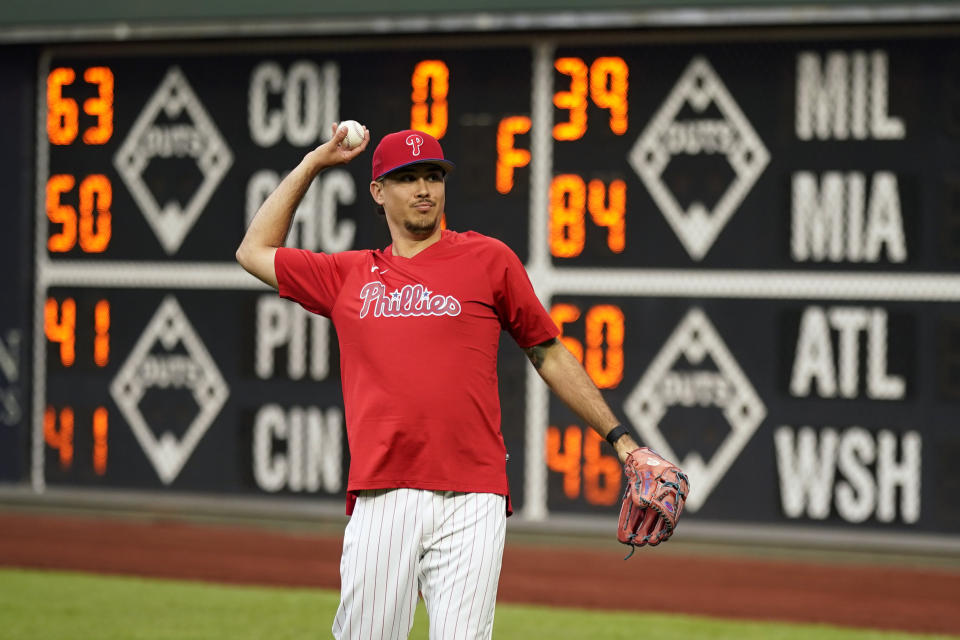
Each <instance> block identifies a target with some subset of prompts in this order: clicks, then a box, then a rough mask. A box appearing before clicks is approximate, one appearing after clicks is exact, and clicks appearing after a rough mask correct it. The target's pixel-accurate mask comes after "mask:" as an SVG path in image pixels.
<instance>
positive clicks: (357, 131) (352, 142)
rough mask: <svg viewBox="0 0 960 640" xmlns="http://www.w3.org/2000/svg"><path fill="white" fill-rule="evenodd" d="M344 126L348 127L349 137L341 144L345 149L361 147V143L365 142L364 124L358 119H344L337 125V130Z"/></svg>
mask: <svg viewBox="0 0 960 640" xmlns="http://www.w3.org/2000/svg"><path fill="white" fill-rule="evenodd" d="M344 127H346V128H347V137H346V138H344V139H343V142H341V143H340V146H342V147H343V148H345V149H353V148H354V147H359V146H360V143H361V142H363V125H362V124H360V123H359V122H357V121H356V120H344V121H343V122H341V123H340V125H339V126H338V127H337V130H338V131H339V130H340V129H343V128H344Z"/></svg>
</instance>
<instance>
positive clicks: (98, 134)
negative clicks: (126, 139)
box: [74, 67, 113, 144]
mask: <svg viewBox="0 0 960 640" xmlns="http://www.w3.org/2000/svg"><path fill="white" fill-rule="evenodd" d="M83 79H84V80H86V81H87V82H89V83H90V84H93V85H96V86H97V97H96V98H87V99H86V100H84V102H83V111H84V113H86V114H87V115H90V116H94V117H95V118H96V119H97V125H96V126H95V127H90V128H89V129H87V130H86V131H84V132H83V141H84V142H85V143H86V144H105V143H106V142H107V141H109V140H110V137H111V136H112V135H113V71H111V70H110V68H109V67H90V68H89V69H87V70H86V71H84V72H83ZM74 135H76V134H74Z"/></svg>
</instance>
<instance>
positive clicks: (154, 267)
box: [37, 260, 269, 290]
mask: <svg viewBox="0 0 960 640" xmlns="http://www.w3.org/2000/svg"><path fill="white" fill-rule="evenodd" d="M38 266H39V267H42V268H39V269H38V272H37V279H38V280H41V279H42V280H43V281H44V284H45V286H47V287H55V286H73V287H93V286H96V287H111V288H127V287H129V288H136V289H144V288H146V289H168V288H169V289H236V290H245V289H254V290H256V289H264V290H265V289H268V288H269V287H268V286H267V285H266V284H264V283H262V282H260V281H259V280H257V279H256V278H255V277H253V276H251V275H250V274H249V273H247V272H246V271H244V270H243V268H242V267H240V265H238V264H236V263H228V262H173V263H170V262H126V261H116V262H110V263H106V264H104V263H102V262H100V263H96V264H91V263H88V262H83V261H79V260H48V261H46V264H43V263H40V264H38Z"/></svg>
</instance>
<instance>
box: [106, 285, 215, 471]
mask: <svg viewBox="0 0 960 640" xmlns="http://www.w3.org/2000/svg"><path fill="white" fill-rule="evenodd" d="M110 395H112V396H113V399H114V401H115V402H116V403H117V406H118V407H119V408H120V412H121V413H122V414H123V416H124V417H125V418H126V419H127V422H128V423H129V424H130V426H131V428H132V429H133V433H134V435H135V436H136V438H137V441H138V442H139V443H140V446H141V448H142V449H143V451H144V453H146V454H147V457H148V458H149V459H150V462H151V463H152V464H153V467H154V469H156V471H157V475H158V476H160V480H162V481H163V483H164V484H170V483H171V482H173V481H174V480H175V479H176V477H177V476H178V475H179V474H180V471H181V469H183V466H184V464H186V462H187V460H188V459H189V458H190V455H191V454H192V453H193V450H194V449H195V448H196V446H197V444H198V443H199V442H200V440H201V439H202V438H203V436H204V434H205V433H206V432H207V429H209V427H210V425H211V423H213V420H214V419H215V418H216V417H217V414H218V413H220V409H221V408H222V407H223V404H224V402H226V400H227V396H228V395H229V388H228V387H227V384H226V382H225V381H224V379H223V377H222V376H221V375H220V371H219V370H218V369H217V366H216V365H215V364H214V362H213V359H212V358H211V357H210V354H209V353H208V352H207V349H206V347H204V345H203V342H201V340H200V338H199V337H198V336H197V333H196V331H194V329H193V327H192V326H191V325H190V322H189V321H188V320H187V317H186V315H185V314H184V313H183V310H182V309H181V308H180V305H179V304H177V301H176V298H174V297H173V296H168V297H167V298H165V299H164V301H163V303H162V304H161V305H160V308H159V309H158V310H157V312H156V313H155V314H154V316H153V318H152V319H151V320H150V323H149V324H148V325H147V328H146V329H145V330H144V332H143V334H142V335H141V336H140V339H139V340H138V341H137V344H136V346H135V347H134V349H133V351H132V352H131V353H130V356H129V357H128V358H127V360H126V362H124V364H123V366H122V367H121V368H120V371H119V372H118V373H117V376H116V378H114V380H113V382H112V383H111V385H110ZM184 427H185V428H184ZM177 430H179V431H181V432H180V433H177Z"/></svg>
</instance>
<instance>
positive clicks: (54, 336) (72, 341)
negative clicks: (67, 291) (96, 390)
mask: <svg viewBox="0 0 960 640" xmlns="http://www.w3.org/2000/svg"><path fill="white" fill-rule="evenodd" d="M43 331H44V334H46V336H47V340H49V341H50V342H55V343H57V344H59V345H60V363H61V364H62V365H63V366H65V367H72V366H73V363H74V362H75V361H76V359H77V351H76V341H77V303H76V302H75V301H74V299H73V298H67V299H66V300H64V301H63V304H57V301H56V299H54V298H47V302H46V304H45V305H44V307H43Z"/></svg>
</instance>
